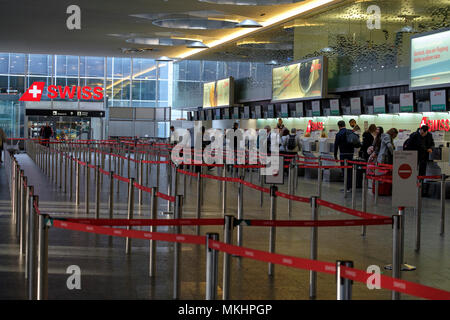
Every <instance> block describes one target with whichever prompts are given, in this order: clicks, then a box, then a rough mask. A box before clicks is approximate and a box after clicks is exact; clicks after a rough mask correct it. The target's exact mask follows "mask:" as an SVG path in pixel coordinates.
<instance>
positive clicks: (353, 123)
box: [348, 119, 361, 135]
mask: <svg viewBox="0 0 450 320" xmlns="http://www.w3.org/2000/svg"><path fill="white" fill-rule="evenodd" d="M348 123H349V124H350V127H351V128H352V131H353V132H354V133H356V134H358V135H359V134H360V133H361V128H360V127H359V126H358V124H357V123H356V120H355V119H350V121H349V122H348Z"/></svg>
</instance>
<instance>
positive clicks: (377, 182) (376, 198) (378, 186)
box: [375, 180, 380, 205]
mask: <svg viewBox="0 0 450 320" xmlns="http://www.w3.org/2000/svg"><path fill="white" fill-rule="evenodd" d="M379 188H380V182H379V181H378V180H375V205H377V204H378V191H379Z"/></svg>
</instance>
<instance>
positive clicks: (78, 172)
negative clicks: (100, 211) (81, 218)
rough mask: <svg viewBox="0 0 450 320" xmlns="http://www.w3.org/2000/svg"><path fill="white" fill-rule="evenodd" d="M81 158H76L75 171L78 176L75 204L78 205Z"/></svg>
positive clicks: (76, 178) (76, 179)
mask: <svg viewBox="0 0 450 320" xmlns="http://www.w3.org/2000/svg"><path fill="white" fill-rule="evenodd" d="M78 161H79V160H78V159H76V161H75V169H76V170H75V171H76V177H75V204H76V205H77V206H78V205H80V175H81V172H80V163H79V162H78Z"/></svg>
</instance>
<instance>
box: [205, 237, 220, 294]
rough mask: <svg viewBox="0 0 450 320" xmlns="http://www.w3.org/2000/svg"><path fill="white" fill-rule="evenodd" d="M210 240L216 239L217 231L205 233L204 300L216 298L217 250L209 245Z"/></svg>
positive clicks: (217, 238)
mask: <svg viewBox="0 0 450 320" xmlns="http://www.w3.org/2000/svg"><path fill="white" fill-rule="evenodd" d="M211 240H214V241H218V240H219V234H218V233H207V234H206V300H216V298H217V274H218V264H219V261H218V257H219V255H218V252H217V250H214V249H212V248H210V247H209V242H210V241H211Z"/></svg>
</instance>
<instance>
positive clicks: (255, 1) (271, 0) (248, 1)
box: [198, 0, 305, 6]
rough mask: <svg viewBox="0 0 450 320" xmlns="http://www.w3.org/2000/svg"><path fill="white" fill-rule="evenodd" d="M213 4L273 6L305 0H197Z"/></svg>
mask: <svg viewBox="0 0 450 320" xmlns="http://www.w3.org/2000/svg"><path fill="white" fill-rule="evenodd" d="M198 1H200V2H208V3H215V4H230V5H235V6H273V5H277V4H289V3H297V2H302V1H305V0H198Z"/></svg>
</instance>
